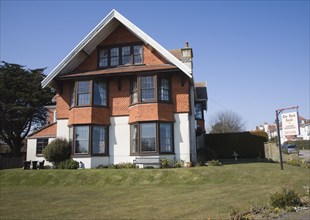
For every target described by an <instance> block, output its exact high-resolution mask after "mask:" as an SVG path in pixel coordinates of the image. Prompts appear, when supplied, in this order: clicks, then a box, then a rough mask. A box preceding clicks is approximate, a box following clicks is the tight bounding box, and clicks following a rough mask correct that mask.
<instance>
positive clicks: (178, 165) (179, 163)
mask: <svg viewBox="0 0 310 220" xmlns="http://www.w3.org/2000/svg"><path fill="white" fill-rule="evenodd" d="M173 167H174V168H182V167H184V160H177V161H175V162H174V165H173Z"/></svg>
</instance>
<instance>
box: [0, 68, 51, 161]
mask: <svg viewBox="0 0 310 220" xmlns="http://www.w3.org/2000/svg"><path fill="white" fill-rule="evenodd" d="M43 71H44V69H43V68H41V69H34V70H30V69H26V68H25V67H24V66H21V65H18V64H10V63H6V62H1V65H0V140H1V141H3V142H4V143H6V144H7V145H8V146H9V147H10V150H11V154H12V155H13V156H19V155H20V150H21V148H22V146H23V140H24V139H25V137H26V136H27V135H28V133H29V132H30V130H31V128H33V127H40V126H43V125H44V124H45V122H46V113H47V109H46V108H45V106H46V105H48V104H50V103H51V100H52V97H53V95H54V92H53V90H51V89H49V88H45V89H43V88H42V87H41V81H42V80H43V79H44V77H45V75H44V74H43Z"/></svg>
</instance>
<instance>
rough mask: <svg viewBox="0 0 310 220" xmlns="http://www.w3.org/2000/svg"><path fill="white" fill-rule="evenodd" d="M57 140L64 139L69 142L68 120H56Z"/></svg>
mask: <svg viewBox="0 0 310 220" xmlns="http://www.w3.org/2000/svg"><path fill="white" fill-rule="evenodd" d="M56 137H57V138H66V139H67V140H69V127H68V119H58V120H57V131H56Z"/></svg>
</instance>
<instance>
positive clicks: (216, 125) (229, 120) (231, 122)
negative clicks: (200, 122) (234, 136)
mask: <svg viewBox="0 0 310 220" xmlns="http://www.w3.org/2000/svg"><path fill="white" fill-rule="evenodd" d="M244 130H245V129H244V122H243V119H242V117H241V116H240V115H239V114H237V113H235V112H233V111H223V112H218V113H217V114H216V116H215V117H214V118H212V119H211V132H210V133H230V132H241V131H244Z"/></svg>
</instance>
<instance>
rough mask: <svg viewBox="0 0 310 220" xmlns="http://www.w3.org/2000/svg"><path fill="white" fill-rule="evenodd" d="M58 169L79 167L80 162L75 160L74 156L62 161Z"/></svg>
mask: <svg viewBox="0 0 310 220" xmlns="http://www.w3.org/2000/svg"><path fill="white" fill-rule="evenodd" d="M57 168H58V169H72V170H74V169H77V168H79V162H77V161H75V160H73V159H72V158H70V159H68V160H65V161H62V162H60V163H59V164H58V166H57Z"/></svg>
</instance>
